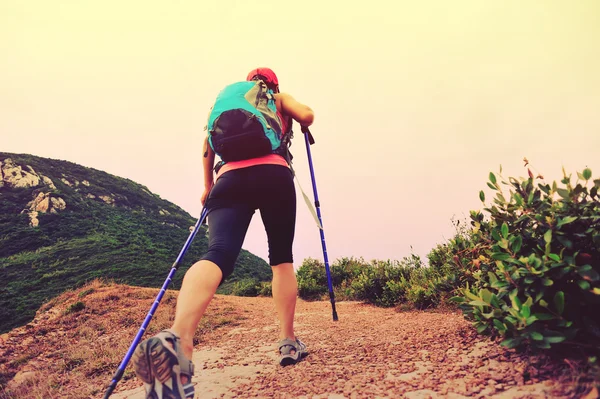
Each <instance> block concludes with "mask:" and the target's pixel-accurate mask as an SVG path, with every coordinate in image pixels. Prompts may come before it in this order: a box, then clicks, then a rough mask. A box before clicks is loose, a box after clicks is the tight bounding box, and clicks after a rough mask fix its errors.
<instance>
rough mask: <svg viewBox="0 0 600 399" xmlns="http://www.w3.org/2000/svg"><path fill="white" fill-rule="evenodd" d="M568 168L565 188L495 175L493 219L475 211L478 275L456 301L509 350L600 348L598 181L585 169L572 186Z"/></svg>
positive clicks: (473, 262) (492, 178)
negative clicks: (567, 347)
mask: <svg viewBox="0 0 600 399" xmlns="http://www.w3.org/2000/svg"><path fill="white" fill-rule="evenodd" d="M500 173H501V171H500ZM563 173H564V178H563V179H562V180H561V183H562V186H559V185H558V184H557V183H556V182H553V183H552V184H546V183H543V182H542V183H538V184H537V185H536V184H535V180H536V178H534V177H533V174H531V172H529V178H527V179H525V178H520V179H516V178H512V177H511V178H509V179H508V181H506V180H505V179H504V178H503V177H502V176H500V177H499V178H497V177H496V175H495V174H493V173H490V176H489V180H490V181H489V182H488V186H489V187H490V188H491V189H492V190H494V192H495V198H494V199H493V204H491V206H489V207H488V208H485V209H484V211H486V212H487V213H488V214H489V217H488V218H487V219H486V218H484V215H483V214H482V213H481V212H471V223H472V227H473V229H472V234H473V240H472V241H473V242H476V243H477V245H478V248H477V250H475V251H473V252H472V254H473V255H471V259H470V261H468V262H466V263H468V264H469V266H470V267H471V269H472V270H475V272H473V277H474V280H473V281H471V280H469V279H467V281H466V282H467V286H466V288H464V289H463V290H461V291H462V293H461V294H462V295H459V296H457V297H455V298H453V300H455V301H456V302H458V303H460V307H461V308H462V310H463V312H464V314H465V315H466V316H467V317H468V318H470V319H472V320H473V321H474V325H475V327H476V328H477V331H478V332H480V333H491V334H499V335H501V336H503V338H504V340H503V342H502V344H503V345H504V346H507V347H510V348H514V347H524V346H529V347H533V348H544V349H548V348H550V347H553V346H555V345H557V344H560V345H559V346H564V345H566V344H570V345H571V346H575V347H584V346H585V347H586V348H588V349H590V348H594V350H596V351H598V350H599V349H600V312H598V306H599V305H600V201H599V199H600V198H599V196H598V189H599V188H600V179H596V180H593V181H592V180H591V176H592V172H591V170H590V169H585V170H584V171H583V172H581V173H577V176H578V179H577V181H576V182H575V183H572V182H571V181H572V178H571V176H570V175H567V174H566V173H565V172H564V170H563ZM538 179H542V178H541V176H538ZM499 180H500V182H501V183H502V185H503V186H508V187H509V189H508V193H505V192H504V191H503V190H502V187H501V184H500V183H499ZM480 199H481V201H482V202H484V203H485V194H484V192H483V191H482V192H480ZM455 250H456V248H453V251H451V252H455Z"/></svg>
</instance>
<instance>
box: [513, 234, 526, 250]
mask: <svg viewBox="0 0 600 399" xmlns="http://www.w3.org/2000/svg"><path fill="white" fill-rule="evenodd" d="M522 245H523V239H522V238H521V236H517V238H515V241H514V242H513V244H512V250H513V252H514V253H517V252H519V251H520V250H521V246H522Z"/></svg>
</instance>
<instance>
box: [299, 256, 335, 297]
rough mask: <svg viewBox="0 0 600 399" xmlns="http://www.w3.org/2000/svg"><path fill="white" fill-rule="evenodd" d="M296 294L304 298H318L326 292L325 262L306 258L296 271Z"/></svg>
mask: <svg viewBox="0 0 600 399" xmlns="http://www.w3.org/2000/svg"><path fill="white" fill-rule="evenodd" d="M296 279H297V280H298V295H299V296H300V298H302V299H305V300H309V301H310V300H319V299H321V297H322V296H323V295H325V294H327V292H328V288H327V274H326V272H325V264H323V263H322V262H320V261H318V260H316V259H312V258H307V259H304V262H302V265H301V266H300V267H299V268H298V270H297V271H296Z"/></svg>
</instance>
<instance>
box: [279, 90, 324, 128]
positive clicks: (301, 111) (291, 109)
mask: <svg viewBox="0 0 600 399" xmlns="http://www.w3.org/2000/svg"><path fill="white" fill-rule="evenodd" d="M275 98H276V100H277V102H278V103H279V104H278V105H279V106H280V108H279V109H281V111H282V112H283V113H284V114H286V115H289V116H291V117H292V118H294V120H295V121H296V122H298V123H299V124H300V125H302V126H310V125H312V123H313V121H314V119H315V113H314V112H313V110H312V109H311V108H310V107H309V106H308V105H304V104H302V103H300V102H298V101H296V99H295V98H294V97H292V96H291V95H289V94H287V93H277V94H275Z"/></svg>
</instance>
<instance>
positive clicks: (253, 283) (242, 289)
mask: <svg viewBox="0 0 600 399" xmlns="http://www.w3.org/2000/svg"><path fill="white" fill-rule="evenodd" d="M259 291H260V282H259V281H258V280H256V279H254V278H243V279H241V280H239V281H236V282H235V283H233V287H232V289H231V295H236V296H258V293H259Z"/></svg>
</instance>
